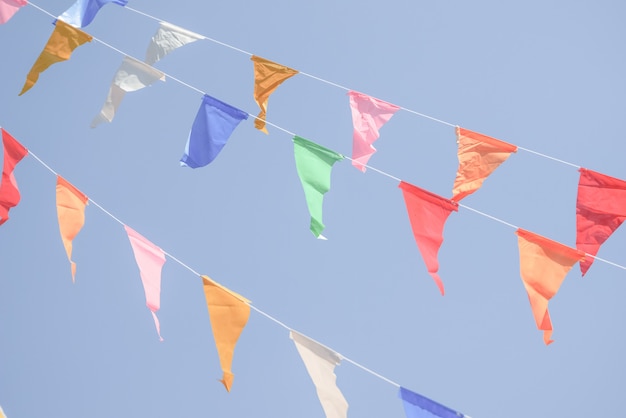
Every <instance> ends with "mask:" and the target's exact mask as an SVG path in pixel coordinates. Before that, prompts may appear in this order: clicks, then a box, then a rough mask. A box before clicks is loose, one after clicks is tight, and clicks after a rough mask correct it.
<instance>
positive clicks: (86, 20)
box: [59, 0, 128, 28]
mask: <svg viewBox="0 0 626 418" xmlns="http://www.w3.org/2000/svg"><path fill="white" fill-rule="evenodd" d="M109 3H112V4H117V5H119V6H126V4H128V0H77V1H76V3H74V4H73V5H71V6H70V8H69V9H67V10H66V11H65V12H63V14H62V15H61V16H59V19H60V20H62V21H64V22H65V23H67V24H68V25H72V26H74V27H76V28H84V27H85V26H87V25H88V24H90V23H91V22H92V21H93V19H94V18H95V17H96V14H97V13H98V11H100V9H101V8H102V6H104V5H105V4H109Z"/></svg>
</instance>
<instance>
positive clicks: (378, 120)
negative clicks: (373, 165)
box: [348, 91, 400, 172]
mask: <svg viewBox="0 0 626 418" xmlns="http://www.w3.org/2000/svg"><path fill="white" fill-rule="evenodd" d="M348 96H350V109H351V110H352V124H353V125H354V134H353V136H352V165H353V166H355V167H356V168H358V169H359V170H361V171H363V172H365V165H367V162H368V161H369V159H370V157H371V156H372V155H373V154H374V153H375V152H376V148H374V146H373V145H372V144H373V143H374V141H376V140H377V139H378V137H379V136H380V134H379V132H378V131H379V130H380V128H381V127H382V126H383V125H384V124H385V123H387V122H388V121H389V119H391V117H392V116H393V114H394V113H396V112H397V111H398V109H400V107H398V106H396V105H393V104H391V103H387V102H384V101H382V100H380V99H376V98H374V97H370V96H367V95H365V94H363V93H358V92H356V91H349V92H348Z"/></svg>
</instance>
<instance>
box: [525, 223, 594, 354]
mask: <svg viewBox="0 0 626 418" xmlns="http://www.w3.org/2000/svg"><path fill="white" fill-rule="evenodd" d="M515 233H516V234H517V237H518V238H517V241H518V246H519V256H520V275H521V277H522V282H524V287H525V288H526V292H528V300H529V301H530V307H531V309H532V311H533V316H534V317H535V322H536V323H537V328H538V329H540V330H542V331H543V341H544V342H545V343H546V345H548V344H551V343H552V342H553V340H552V339H551V337H552V321H550V313H549V312H548V301H549V300H550V299H552V297H553V296H554V295H556V292H558V290H559V287H560V286H561V283H563V280H564V279H565V276H566V275H567V272H568V271H570V269H571V268H572V266H573V265H574V264H576V262H578V261H580V260H582V259H583V258H584V257H585V254H584V253H583V252H582V251H578V250H575V249H574V248H570V247H568V246H565V245H563V244H560V243H558V242H556V241H552V240H549V239H548V238H544V237H542V236H540V235H537V234H534V233H532V232H528V231H525V230H523V229H518V230H517V231H516V232H515Z"/></svg>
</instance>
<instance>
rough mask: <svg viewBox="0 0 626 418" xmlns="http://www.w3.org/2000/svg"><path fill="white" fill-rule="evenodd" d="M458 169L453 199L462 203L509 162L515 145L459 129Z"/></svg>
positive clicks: (515, 149) (457, 134)
mask: <svg viewBox="0 0 626 418" xmlns="http://www.w3.org/2000/svg"><path fill="white" fill-rule="evenodd" d="M456 137H457V143H458V147H459V148H458V158H459V168H458V171H457V173H456V179H455V180H454V186H453V189H452V199H453V200H455V201H457V202H459V201H460V200H461V199H463V198H464V197H466V196H469V195H470V194H472V193H474V192H475V191H476V190H478V189H479V188H480V186H482V184H483V181H485V179H486V178H487V177H488V176H489V175H490V174H491V173H492V172H493V171H494V170H495V169H496V168H498V166H499V165H500V164H502V163H503V162H504V161H506V159H507V158H509V156H510V155H511V153H513V152H517V147H516V146H515V145H512V144H509V143H506V142H504V141H500V140H499V139H495V138H491V137H489V136H486V135H482V134H479V133H477V132H472V131H468V130H467V129H463V128H459V127H458V126H457V128H456Z"/></svg>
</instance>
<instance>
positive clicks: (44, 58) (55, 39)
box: [19, 20, 92, 96]
mask: <svg viewBox="0 0 626 418" xmlns="http://www.w3.org/2000/svg"><path fill="white" fill-rule="evenodd" d="M91 39H92V37H91V35H88V34H86V33H85V32H83V31H81V30H80V29H76V28H73V27H71V26H70V25H68V24H67V23H65V22H63V21H60V20H57V21H56V24H55V26H54V31H52V35H50V38H49V39H48V43H47V44H46V46H45V47H44V48H43V51H41V54H39V57H38V58H37V61H35V63H34V64H33V67H32V68H31V69H30V71H29V72H28V75H27V76H26V82H25V83H24V87H22V91H21V92H20V94H19V95H20V96H21V95H22V94H24V93H26V92H27V91H28V90H30V88H31V87H32V86H34V85H35V83H36V82H37V80H38V79H39V74H41V73H42V72H44V71H45V70H47V69H48V67H50V66H51V65H52V64H54V63H57V62H61V61H67V60H69V59H70V57H71V56H72V52H74V50H75V49H76V48H78V47H79V46H81V45H82V44H84V43H85V42H91Z"/></svg>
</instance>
